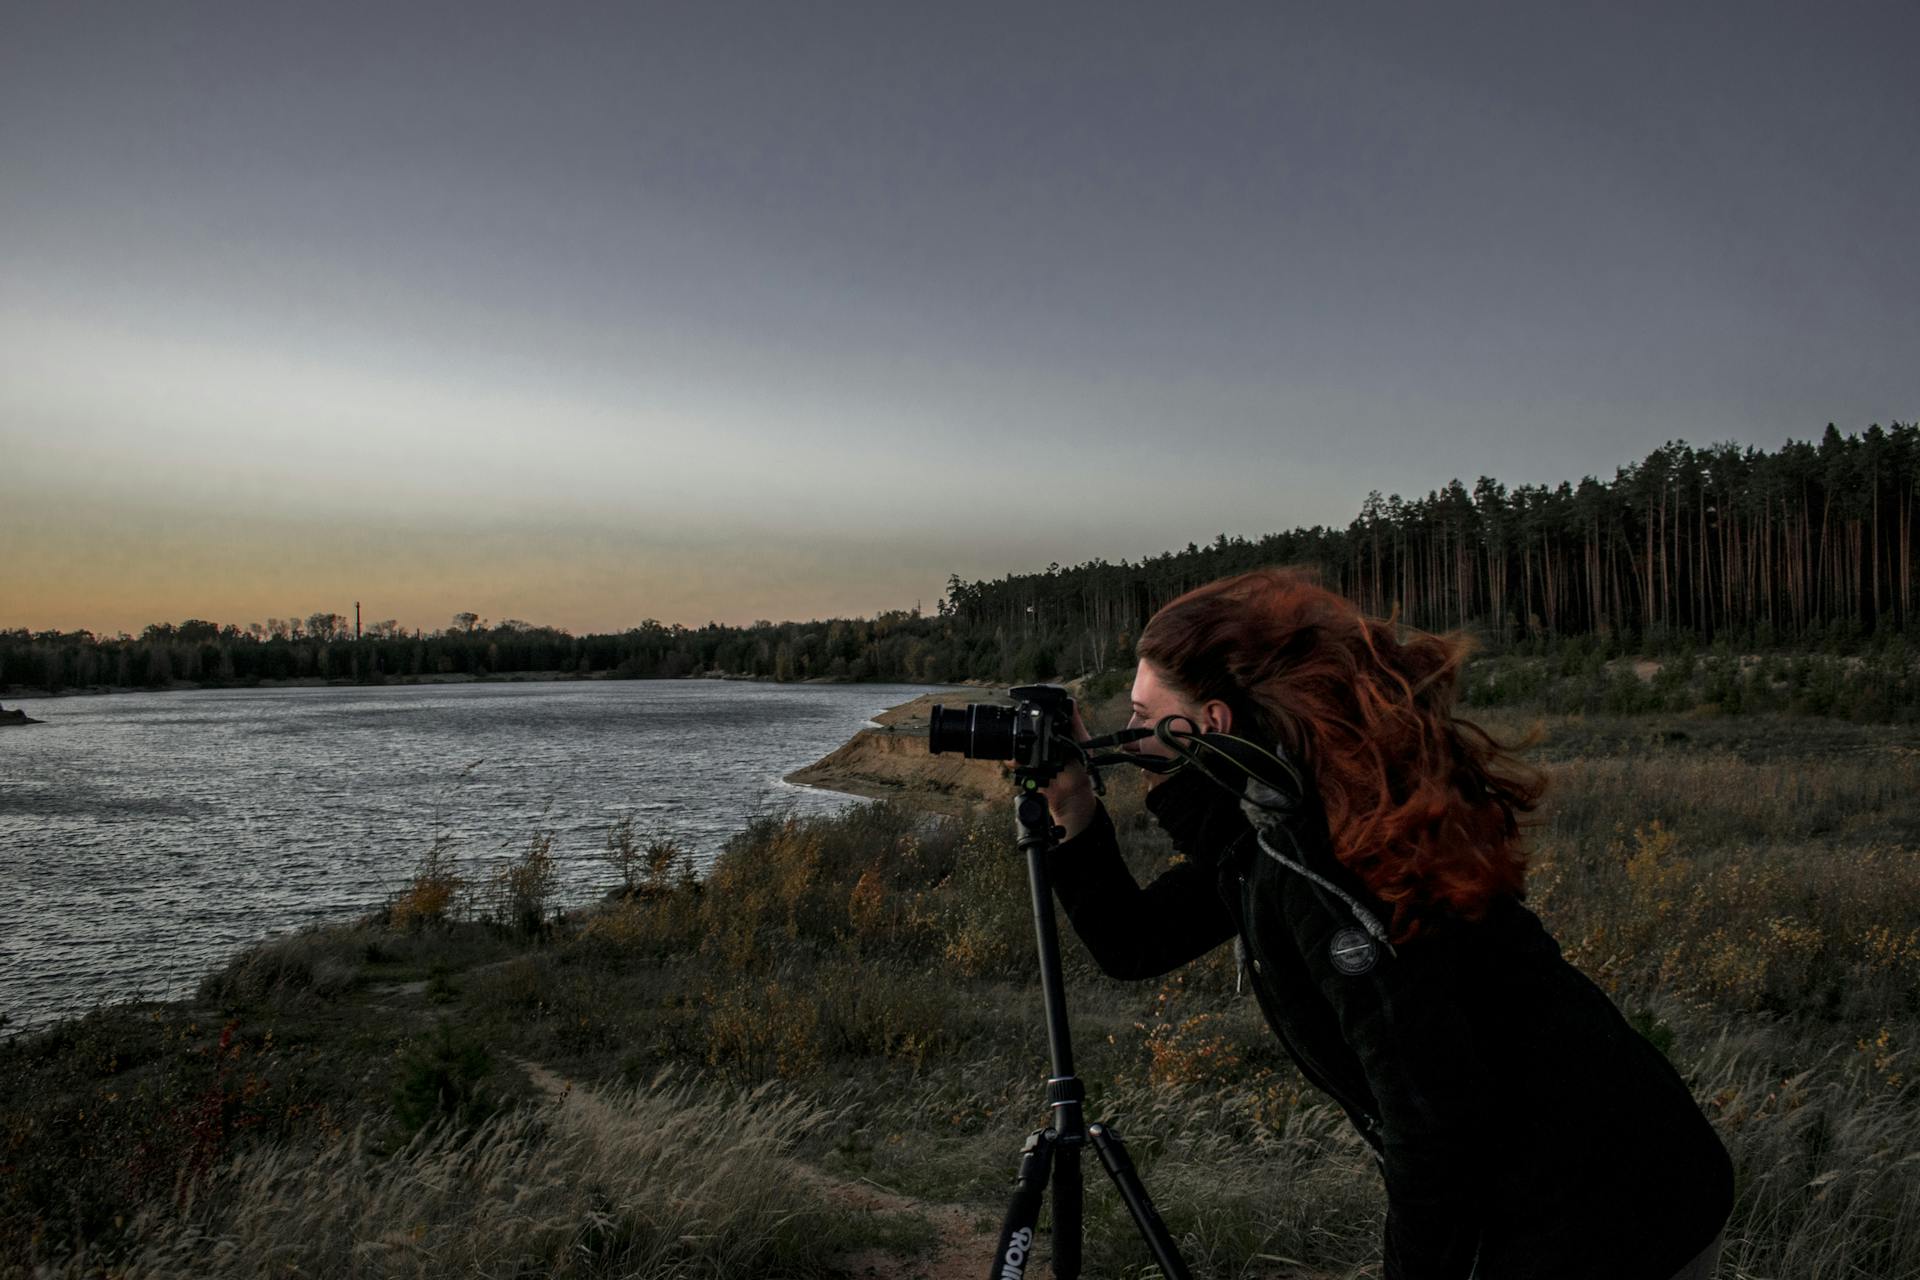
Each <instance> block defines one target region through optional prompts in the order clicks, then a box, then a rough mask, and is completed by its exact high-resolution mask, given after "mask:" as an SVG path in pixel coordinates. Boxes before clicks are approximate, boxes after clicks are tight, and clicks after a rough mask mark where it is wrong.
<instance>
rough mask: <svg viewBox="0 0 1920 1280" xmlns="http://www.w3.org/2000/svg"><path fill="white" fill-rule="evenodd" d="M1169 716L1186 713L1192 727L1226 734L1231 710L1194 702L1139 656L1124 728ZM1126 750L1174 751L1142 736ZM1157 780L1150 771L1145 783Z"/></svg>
mask: <svg viewBox="0 0 1920 1280" xmlns="http://www.w3.org/2000/svg"><path fill="white" fill-rule="evenodd" d="M1172 715H1180V716H1185V717H1186V718H1187V719H1189V720H1191V721H1192V722H1193V726H1192V727H1193V728H1194V729H1196V730H1202V731H1205V732H1208V733H1227V732H1231V730H1232V728H1233V713H1232V711H1230V710H1229V709H1228V707H1227V704H1226V703H1224V702H1219V701H1214V702H1206V703H1198V702H1194V701H1193V700H1192V699H1190V698H1188V697H1187V696H1186V695H1185V694H1183V693H1181V692H1180V691H1179V690H1178V689H1176V688H1175V687H1174V686H1173V685H1171V684H1170V683H1168V681H1167V678H1166V676H1164V675H1163V674H1161V671H1160V669H1159V668H1158V667H1156V666H1154V665H1153V664H1152V663H1151V662H1148V661H1147V660H1146V659H1144V658H1142V659H1141V660H1140V669H1139V670H1138V671H1136V672H1135V673H1134V676H1133V718H1132V719H1131V720H1128V721H1127V727H1128V728H1129V729H1151V728H1153V726H1155V725H1156V724H1159V723H1160V722H1161V721H1162V720H1164V719H1165V718H1166V717H1168V716H1172ZM1129 750H1133V751H1139V752H1142V753H1143V754H1146V755H1152V756H1167V755H1172V754H1173V753H1172V752H1171V751H1169V750H1167V747H1166V744H1165V743H1163V742H1161V741H1160V740H1159V739H1158V738H1143V739H1141V740H1140V741H1139V742H1136V743H1133V744H1132V745H1131V746H1130V747H1129ZM1160 781H1161V779H1160V778H1159V777H1157V776H1155V775H1153V774H1148V775H1147V785H1148V786H1150V787H1151V786H1157V785H1158V784H1159V783H1160Z"/></svg>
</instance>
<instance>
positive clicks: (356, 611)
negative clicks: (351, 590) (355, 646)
mask: <svg viewBox="0 0 1920 1280" xmlns="http://www.w3.org/2000/svg"><path fill="white" fill-rule="evenodd" d="M353 638H354V639H355V640H358V639H359V638H360V602H359V601H358V600H355V601H354V602H353Z"/></svg>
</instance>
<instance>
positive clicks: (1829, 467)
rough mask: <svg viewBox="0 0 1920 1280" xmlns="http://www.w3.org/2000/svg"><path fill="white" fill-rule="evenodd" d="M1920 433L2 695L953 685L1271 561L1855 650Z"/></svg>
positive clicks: (1896, 558) (1100, 664)
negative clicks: (829, 602)
mask: <svg viewBox="0 0 1920 1280" xmlns="http://www.w3.org/2000/svg"><path fill="white" fill-rule="evenodd" d="M1917 493H1920V426H1916V425H1915V424H1901V423H1895V424H1893V425H1892V426H1891V427H1888V428H1885V429H1883V428H1881V427H1880V426H1878V425H1874V426H1871V427H1869V428H1867V429H1866V430H1865V431H1863V432H1860V433H1858V434H1844V435H1843V434H1842V433H1841V432H1840V431H1839V430H1838V429H1837V428H1836V427H1834V426H1832V425H1829V426H1828V427H1827V429H1826V432H1825V433H1824V434H1823V435H1822V437H1821V438H1820V440H1819V441H1818V442H1814V441H1796V440H1789V441H1788V442H1787V443H1786V444H1785V445H1783V446H1782V447H1781V448H1780V449H1778V450H1775V451H1765V450H1760V449H1755V448H1752V447H1743V446H1739V445H1734V444H1720V445H1714V446H1711V447H1708V448H1704V449H1699V448H1694V447H1693V446H1691V445H1688V444H1686V443H1684V442H1680V441H1675V442H1671V443H1668V444H1666V445H1663V446H1662V447H1660V448H1658V449H1656V450H1654V451H1653V452H1652V453H1650V454H1648V455H1647V457H1646V458H1645V459H1643V460H1641V461H1639V462H1636V463H1632V464H1630V465H1627V466H1623V467H1620V468H1618V469H1617V470H1616V471H1615V473H1614V476H1613V477H1612V479H1610V480H1601V479H1597V478H1595V477H1592V476H1588V477H1586V478H1584V479H1582V480H1581V481H1579V482H1578V483H1577V484H1574V483H1569V482H1562V483H1560V484H1558V485H1554V486H1548V485H1515V486H1513V487H1512V488H1509V487H1507V486H1506V485H1504V484H1502V483H1500V482H1499V481H1497V480H1494V479H1492V478H1490V477H1486V476H1482V477H1480V478H1479V479H1478V480H1476V481H1475V482H1474V484H1473V486H1472V487H1471V488H1469V487H1468V486H1466V485H1465V484H1464V483H1462V482H1461V481H1459V480H1457V479H1456V480H1453V481H1451V482H1449V483H1448V484H1447V485H1445V486H1444V487H1442V488H1439V489H1436V490H1434V491H1432V492H1430V493H1428V494H1427V495H1426V496H1424V497H1414V498H1403V497H1401V496H1400V495H1398V494H1392V495H1388V496H1384V497H1383V496H1382V495H1381V494H1379V493H1378V492H1374V493H1371V494H1369V495H1368V496H1367V498H1366V500H1365V501H1364V502H1363V503H1362V504H1361V507H1360V510H1359V513H1358V514H1357V515H1356V516H1355V518H1354V519H1353V520H1352V521H1351V522H1350V523H1349V524H1348V525H1346V526H1345V527H1344V528H1341V527H1329V526H1313V527H1310V528H1296V529H1291V530H1287V531H1284V532H1279V533H1272V534H1268V535H1266V536H1264V537H1261V538H1257V539H1247V538H1237V537H1236V538H1229V537H1228V536H1227V535H1225V534H1221V535H1220V536H1219V537H1218V538H1216V539H1215V540H1214V541H1213V542H1211V543H1210V544H1208V545H1206V546H1200V545H1197V544H1189V545H1188V546H1187V547H1186V549H1185V550H1182V551H1169V552H1166V553H1164V554H1162V555H1158V556H1153V557H1148V558H1146V559H1143V560H1141V561H1139V562H1138V563H1129V562H1128V561H1126V560H1121V561H1119V562H1118V563H1109V562H1107V561H1105V560H1093V561H1089V562H1088V563H1085V564H1081V565H1075V566H1072V567H1070V568H1062V567H1061V566H1060V565H1058V564H1053V565H1049V566H1048V567H1047V568H1046V569H1045V570H1042V571H1039V572H1035V573H1023V574H1008V575H1007V576H1006V577H1004V578H1000V579H997V580H987V579H983V580H980V581H977V582H969V581H966V580H963V579H962V578H960V577H959V576H958V575H954V576H953V577H952V578H950V579H949V581H948V584H947V592H946V596H945V598H944V599H942V600H941V601H940V603H939V606H938V609H937V611H936V613H934V614H933V615H923V614H921V613H920V612H919V611H918V610H913V611H911V612H908V611H894V612H889V613H883V614H881V615H879V616H878V617H875V618H870V619H869V618H836V619H827V620H814V621H810V622H782V623H774V622H756V623H754V624H752V625H751V626H745V627H732V626H721V625H719V624H715V623H709V624H708V625H706V626H703V627H687V626H682V625H678V624H666V623H661V622H657V621H652V620H649V621H647V622H644V623H642V624H640V625H639V626H637V627H633V628H630V629H628V630H626V631H623V632H619V633H614V634H606V635H587V636H574V635H571V634H569V633H567V632H565V631H561V630H557V629H554V628H551V627H542V626H535V625H533V624H530V623H526V622H521V621H518V620H511V619H510V620H507V621H504V622H500V623H497V624H496V623H488V622H486V621H485V620H483V619H481V618H479V617H478V615H476V614H472V613H461V614H458V615H456V616H455V617H454V618H453V619H452V622H451V624H450V625H449V626H448V627H446V628H444V629H442V630H439V631H434V632H431V633H422V632H420V631H414V632H412V633H408V632H406V631H405V630H403V629H402V628H400V627H399V626H398V624H397V623H395V622H393V621H391V620H388V621H382V622H376V623H374V624H372V626H370V627H367V628H365V629H364V630H360V631H356V629H355V628H353V627H352V626H350V625H349V624H348V621H347V619H346V618H344V617H343V616H342V615H339V614H335V613H327V612H322V613H314V614H310V615H308V616H307V617H306V618H304V619H294V618H288V619H280V618H269V619H268V620H267V621H266V622H265V623H253V624H249V625H247V626H244V627H242V626H236V625H218V624H215V623H211V622H206V621H203V620H197V619H196V620H189V621H187V622H183V623H180V624H177V625H175V624H167V623H159V624H155V625H153V626H150V627H148V628H146V629H145V631H144V632H143V633H142V634H141V635H140V636H138V637H135V636H129V635H121V636H117V637H111V638H108V637H99V636H94V635H92V634H91V633H88V632H72V633H57V632H36V633H29V632H27V631H25V630H14V631H7V632H0V688H6V687H9V686H11V687H13V688H29V689H49V690H58V689H62V688H75V687H97V686H102V685H105V686H119V687H137V686H148V687H161V686H165V685H167V684H169V683H172V682H174V681H193V682H198V683H203V684H248V683H254V682H257V681H261V680H282V679H299V678H321V679H330V680H349V681H361V682H368V681H375V682H377V681H382V680H390V679H409V678H419V677H423V676H433V675H453V674H461V675H473V676H487V675H511V674H515V673H532V672H559V673H570V674H576V675H581V676H611V677H636V678H638V677H665V676H687V675H698V674H707V675H732V676H746V677H757V678H763V679H772V680H804V679H814V678H829V679H850V680H894V681H913V682H921V681H924V682H928V683H939V682H944V681H950V680H961V679H987V680H1021V679H1033V678H1045V677H1049V676H1059V675H1071V674H1079V673H1088V672H1102V671H1109V670H1114V669H1117V668H1122V667H1125V666H1127V665H1130V664H1131V662H1132V657H1133V642H1134V639H1135V637H1137V636H1138V634H1139V631H1140V628H1141V627H1142V626H1143V625H1145V623H1146V621H1147V619H1148V618H1150V617H1151V616H1152V615H1153V613H1154V611H1155V610H1156V609H1158V608H1159V607H1160V606H1161V605H1162V604H1164V603H1166V601H1168V600H1170V599H1172V598H1173V597H1174V596H1176V595H1178V594H1179V593H1181V592H1182V591H1185V590H1187V589H1189V588H1191V587H1194V586H1198V585H1199V584H1201V583H1203V582H1208V581H1211V580H1212V579H1214V578H1218V577H1221V576H1223V575H1226V574H1230V573H1237V572H1241V571H1243V570H1246V569H1251V568H1256V567H1259V566H1261V565H1269V564H1306V565H1312V566H1315V567H1317V568H1318V570H1319V571H1320V573H1321V575H1322V577H1323V580H1324V581H1325V582H1326V583H1327V584H1328V585H1329V586H1331V587H1334V588H1335V589H1337V590H1339V591H1341V592H1343V593H1345V594H1346V595H1348V596H1349V597H1350V598H1352V599H1354V600H1355V601H1357V602H1358V603H1360V604H1361V605H1362V606H1364V607H1365V608H1367V609H1369V610H1371V611H1372V612H1375V613H1378V614H1382V615H1387V614H1394V615H1397V616H1398V617H1400V618H1401V619H1402V620H1404V621H1405V622H1407V623H1408V624H1410V625H1413V626H1417V627H1421V628H1425V629H1429V630H1451V629H1463V630H1469V631H1472V632H1475V633H1477V634H1478V635H1479V636H1480V637H1481V638H1482V640H1483V642H1484V643H1485V644H1486V645H1487V646H1488V647H1490V648H1492V649H1494V650H1496V651H1510V652H1529V651H1531V652H1543V651H1547V650H1550V649H1552V648H1553V647H1554V646H1556V645H1560V644H1562V643H1563V642H1565V641H1568V640H1570V639H1576V638H1577V639H1579V640H1581V641H1582V642H1583V643H1585V644H1589V645H1592V644H1598V645H1600V646H1602V647H1604V649H1605V650H1606V651H1608V652H1614V653H1625V652H1661V651H1665V650H1666V649H1669V648H1672V647H1674V646H1676V645H1681V644H1686V645H1691V644H1695V643H1706V644H1712V643H1726V644H1732V645H1737V646H1739V647H1743V648H1753V649H1762V650H1769V649H1774V648H1778V647H1782V646H1790V647H1802V648H1804V647H1807V646H1821V647H1826V648H1832V649H1837V650H1841V651H1846V650H1849V649H1851V648H1854V647H1858V646H1860V645H1863V644H1868V643H1874V642H1876V641H1877V640H1884V639H1885V638H1887V637H1891V636H1901V635H1903V634H1904V633H1905V631H1906V629H1907V627H1908V626H1909V623H1910V621H1911V619H1912V617H1913V609H1914V604H1915V600H1914V581H1913V559H1914V555H1913V553H1914V543H1915V529H1914V513H1915V512H1914V508H1915V498H1916V494H1917Z"/></svg>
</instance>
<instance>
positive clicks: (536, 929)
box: [487, 830, 558, 937]
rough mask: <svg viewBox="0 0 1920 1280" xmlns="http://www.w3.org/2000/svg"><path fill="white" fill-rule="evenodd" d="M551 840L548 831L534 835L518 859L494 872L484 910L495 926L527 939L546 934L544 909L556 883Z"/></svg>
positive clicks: (489, 882) (488, 883) (550, 833)
mask: <svg viewBox="0 0 1920 1280" xmlns="http://www.w3.org/2000/svg"><path fill="white" fill-rule="evenodd" d="M553 840H554V833H553V832H552V831H551V830H546V831H536V832H534V833H533V835H532V837H531V838H530V839H528V841H527V847H526V850H525V851H524V852H523V853H521V855H520V856H519V857H518V858H514V859H512V860H511V861H508V862H506V863H504V864H502V865H501V866H499V867H496V868H495V869H494V872H493V875H492V876H491V877H490V878H489V879H488V881H487V907H488V915H489V916H490V917H491V918H492V920H493V921H494V923H495V924H499V925H503V926H505V927H507V928H513V929H518V930H519V931H520V932H521V933H524V934H526V935H528V936H529V937H532V936H535V935H540V934H544V933H545V932H546V928H547V907H548V904H549V903H550V902H551V901H552V899H553V891H554V886H555V884H556V883H557V881H558V876H557V873H556V872H555V870H554V865H553Z"/></svg>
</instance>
